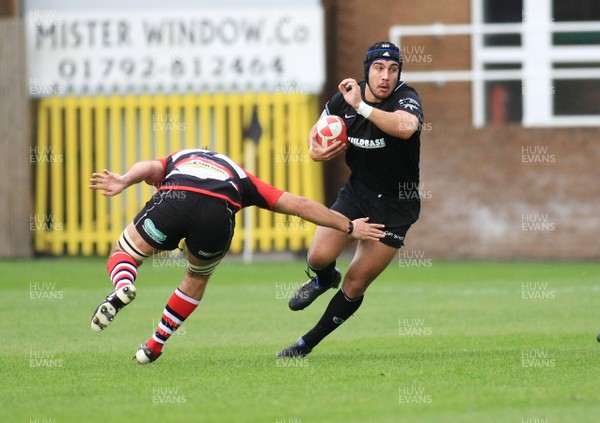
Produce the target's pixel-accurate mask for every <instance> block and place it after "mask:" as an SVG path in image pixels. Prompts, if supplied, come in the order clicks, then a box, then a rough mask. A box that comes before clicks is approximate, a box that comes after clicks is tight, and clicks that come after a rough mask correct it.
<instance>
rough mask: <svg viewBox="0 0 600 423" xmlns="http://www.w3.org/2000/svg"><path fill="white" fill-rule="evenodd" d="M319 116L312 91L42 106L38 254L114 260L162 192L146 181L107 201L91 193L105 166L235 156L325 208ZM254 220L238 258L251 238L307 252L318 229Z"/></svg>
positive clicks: (73, 100) (78, 100)
mask: <svg viewBox="0 0 600 423" xmlns="http://www.w3.org/2000/svg"><path fill="white" fill-rule="evenodd" d="M317 116H318V110H317V99H316V97H315V96H310V95H304V94H279V93H264V94H261V93H259V94H256V93H240V94H202V95H193V94H186V95H155V96H150V95H141V96H134V95H130V96H125V97H123V96H112V97H62V98H60V97H53V98H47V99H42V100H40V102H39V112H38V121H37V144H36V146H35V147H32V158H31V161H32V163H34V164H35V166H34V171H35V216H33V217H32V219H31V220H32V221H34V222H35V227H36V230H35V232H34V234H35V235H34V236H35V240H34V245H35V250H36V252H37V253H49V254H56V255H60V254H69V255H86V256H87V255H106V254H108V252H109V250H110V248H111V247H112V245H113V244H114V242H115V241H116V240H117V238H118V236H119V235H120V233H121V231H122V230H123V229H124V227H125V226H126V224H127V223H128V222H129V221H131V219H133V217H134V216H135V214H136V213H137V212H138V211H139V209H140V207H141V206H142V205H143V204H144V203H145V201H147V199H148V198H149V197H150V196H151V194H152V192H153V190H154V188H153V187H150V186H147V185H145V184H138V185H137V186H134V187H130V188H128V189H127V190H126V191H125V192H124V193H122V194H121V195H119V196H117V197H112V198H107V197H104V196H102V195H100V194H99V193H97V192H93V191H92V190H90V189H89V188H88V185H89V178H90V175H91V173H92V172H93V171H101V170H102V169H105V168H106V169H109V170H111V171H114V172H117V173H123V172H125V171H126V170H127V169H128V168H129V167H130V166H131V165H132V164H133V163H134V162H136V161H138V160H148V159H153V158H160V157H166V156H167V155H168V154H169V153H170V152H172V151H175V150H178V149H182V148H197V147H201V148H208V149H211V150H216V151H219V152H221V153H224V154H227V155H228V156H230V157H231V158H232V159H233V160H235V161H236V162H238V163H240V164H241V165H242V166H244V167H245V168H246V169H248V170H249V171H251V172H252V170H254V173H255V174H256V175H257V176H258V177H260V178H261V179H263V180H265V181H267V182H269V183H271V184H273V185H275V186H277V187H278V188H282V189H285V190H287V191H290V192H293V193H295V194H300V195H304V196H306V197H309V198H312V199H314V200H316V201H319V202H322V201H323V183H322V172H321V167H320V166H319V165H318V164H315V163H313V162H312V160H310V158H309V156H308V151H307V147H306V138H307V134H308V131H309V129H310V126H311V125H312V123H313V122H314V120H315V118H316V117H317ZM252 139H254V141H252ZM256 141H257V144H253V143H254V142H256ZM249 152H250V153H251V154H248V153H249ZM251 216H252V217H251V219H252V221H251V222H245V221H243V219H242V218H241V217H242V216H241V213H240V214H239V215H238V225H237V226H238V230H237V231H236V236H235V237H234V240H233V243H232V246H231V251H232V252H240V251H241V250H242V247H243V244H244V237H245V236H247V235H248V234H252V241H251V249H252V251H259V252H268V251H283V250H291V251H298V250H302V249H305V248H307V247H308V245H309V242H310V238H311V237H312V234H313V230H314V226H313V225H312V224H308V223H306V222H304V221H302V220H300V219H298V218H295V217H294V218H290V217H288V216H284V215H279V214H274V213H270V212H267V211H266V210H259V211H257V212H254V213H252V214H251ZM248 225H250V226H248ZM243 228H251V230H250V231H245V230H243Z"/></svg>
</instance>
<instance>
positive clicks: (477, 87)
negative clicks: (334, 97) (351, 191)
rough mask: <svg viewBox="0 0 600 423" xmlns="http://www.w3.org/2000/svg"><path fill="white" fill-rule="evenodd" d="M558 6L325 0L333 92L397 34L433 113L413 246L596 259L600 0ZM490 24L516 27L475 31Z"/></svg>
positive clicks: (531, 1)
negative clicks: (375, 46)
mask: <svg viewBox="0 0 600 423" xmlns="http://www.w3.org/2000/svg"><path fill="white" fill-rule="evenodd" d="M563 3H565V2H559V1H556V0H554V1H553V0H524V1H515V0H511V1H494V0H472V1H467V0H461V1H456V2H451V3H448V2H438V1H434V0H424V1H415V0H406V1H401V2H400V1H391V0H374V1H369V2H365V1H358V0H353V1H352V0H351V1H340V0H326V1H325V2H324V5H325V8H326V11H327V16H328V26H327V32H326V34H327V52H328V55H327V60H328V62H327V67H328V72H329V73H328V85H327V87H326V90H325V93H324V94H325V96H326V97H328V96H329V95H331V94H332V93H333V92H335V89H336V84H337V82H338V81H340V80H341V79H343V78H344V77H348V76H353V77H355V78H361V79H362V74H363V69H362V60H363V58H364V52H365V50H366V48H367V47H368V46H369V45H370V44H372V43H373V42H376V41H379V40H382V39H390V38H392V41H394V42H399V40H398V39H397V38H396V37H394V34H402V38H401V43H400V47H401V50H402V51H403V53H404V56H405V65H404V72H403V75H404V78H403V79H404V80H406V81H407V83H409V85H412V86H414V87H415V88H416V89H417V90H418V91H419V93H420V95H421V97H422V100H423V106H424V110H425V118H426V123H425V125H424V128H423V134H422V158H421V191H422V192H421V194H422V198H423V208H422V214H421V218H420V220H419V221H418V222H417V224H416V225H415V226H414V227H413V228H412V229H411V231H410V232H409V234H408V237H407V243H406V248H407V249H412V250H419V251H421V252H423V253H424V255H425V256H427V257H429V258H446V259H458V258H468V259H492V260H495V259H532V260H535V259H550V260H579V259H594V258H598V257H600V241H598V230H599V229H600V186H599V185H598V183H597V182H596V181H597V180H598V179H599V177H600V169H599V167H598V163H600V144H599V140H600V89H599V88H600V63H598V61H594V60H593V59H591V58H592V57H600V31H594V30H593V28H600V26H599V25H598V21H600V5H599V4H598V3H597V2H594V1H592V0H581V1H578V2H575V3H572V2H570V3H569V4H568V5H566V6H565V5H563ZM433 24H438V25H436V26H433V27H429V28H423V27H426V26H431V25H433ZM484 24H509V25H512V27H511V26H507V27H504V28H505V29H506V31H512V32H510V33H503V32H499V31H497V32H496V33H491V34H483V33H481V32H479V33H478V32H477V31H476V30H475V29H474V28H480V29H481V27H482V25H484ZM573 24H575V25H573ZM580 24H581V25H580ZM457 25H460V27H459V26H457ZM409 27H413V28H409ZM414 27H421V28H414ZM590 27H591V28H592V29H590ZM494 28H500V27H499V26H497V25H496V26H495V27H492V31H493V30H494ZM452 31H454V32H456V34H455V35H449V33H451V32H452ZM424 32H429V34H423V33H424ZM411 33H412V34H414V33H416V34H415V35H412V34H411ZM419 33H421V35H418V34H419ZM444 33H446V35H442V34H444ZM434 34H435V35H434ZM582 70H583V72H582ZM440 71H441V72H440ZM432 72H436V73H432ZM473 79H475V80H473ZM345 172H347V170H346V169H345V166H344V165H343V164H342V163H340V162H337V163H335V164H331V165H330V166H329V168H328V169H327V174H328V176H329V180H330V181H334V182H332V183H331V185H332V186H330V187H329V188H330V189H329V191H328V193H329V196H328V200H329V201H331V199H332V197H331V196H332V195H333V194H332V193H333V192H334V191H335V189H337V187H338V186H339V184H340V183H341V181H342V179H343V178H344V176H345Z"/></svg>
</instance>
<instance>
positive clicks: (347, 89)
mask: <svg viewBox="0 0 600 423" xmlns="http://www.w3.org/2000/svg"><path fill="white" fill-rule="evenodd" d="M338 90H340V92H341V93H342V96H344V100H346V103H348V104H349V105H350V106H352V107H353V108H354V109H356V108H357V107H358V105H359V104H360V102H361V101H362V97H361V95H360V87H359V86H358V82H356V79H352V78H346V79H344V80H343V81H342V82H340V84H339V85H338Z"/></svg>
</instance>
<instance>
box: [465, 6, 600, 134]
mask: <svg viewBox="0 0 600 423" xmlns="http://www.w3.org/2000/svg"><path fill="white" fill-rule="evenodd" d="M478 2H481V6H479V7H478V8H477V7H475V8H474V10H477V9H479V22H480V23H482V24H503V25H493V26H489V25H488V26H487V27H485V29H484V31H483V34H484V35H483V36H482V37H481V38H480V43H479V45H478V47H476V49H477V48H479V49H480V51H479V52H475V53H474V59H475V60H474V63H473V66H475V67H479V69H482V71H483V75H484V77H483V81H481V82H477V81H474V86H475V91H477V90H479V92H481V94H480V96H481V97H482V99H483V101H482V102H480V103H479V105H478V107H479V108H480V109H481V110H480V111H478V112H477V111H476V112H475V113H476V116H474V123H475V125H476V126H481V125H483V124H494V123H510V122H513V123H522V124H523V125H525V126H568V125H575V126H578V125H593V126H598V125H599V124H600V61H599V60H598V58H600V1H598V0H579V1H572V2H566V1H564V0H529V1H527V2H524V1H522V0H478V1H474V3H478ZM474 16H476V14H474ZM515 23H516V24H517V25H518V27H515V25H514V24H515ZM511 24H512V25H511ZM489 32H492V33H491V34H490V33H489ZM476 46H477V44H476ZM477 58H479V63H477ZM475 107H477V104H476V103H475Z"/></svg>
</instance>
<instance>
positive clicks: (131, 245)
mask: <svg viewBox="0 0 600 423" xmlns="http://www.w3.org/2000/svg"><path fill="white" fill-rule="evenodd" d="M114 251H115V252H117V251H122V252H124V253H126V254H128V255H129V256H131V257H133V259H134V260H135V261H136V262H137V263H138V264H141V263H142V262H143V261H144V260H145V259H147V258H148V255H147V254H144V253H143V252H142V249H141V248H140V247H139V246H138V245H136V244H135V242H134V240H133V239H132V238H131V236H130V235H129V233H128V232H127V229H125V230H124V231H123V232H122V233H121V236H120V237H119V240H118V241H117V245H116V246H115V248H114Z"/></svg>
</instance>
